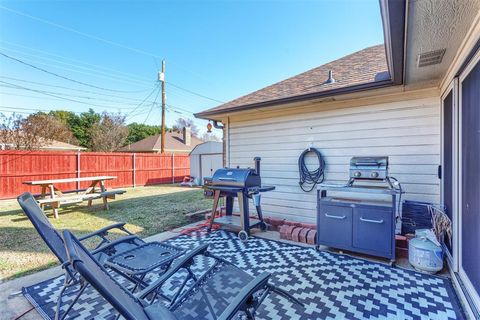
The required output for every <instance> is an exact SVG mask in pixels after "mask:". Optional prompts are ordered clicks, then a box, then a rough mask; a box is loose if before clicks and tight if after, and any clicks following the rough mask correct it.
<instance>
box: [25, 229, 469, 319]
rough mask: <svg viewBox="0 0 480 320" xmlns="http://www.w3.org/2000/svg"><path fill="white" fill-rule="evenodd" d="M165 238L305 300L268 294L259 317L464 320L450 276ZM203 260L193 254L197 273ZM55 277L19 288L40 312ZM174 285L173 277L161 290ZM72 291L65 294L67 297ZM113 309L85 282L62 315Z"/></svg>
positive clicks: (47, 309) (260, 244) (199, 238)
mask: <svg viewBox="0 0 480 320" xmlns="http://www.w3.org/2000/svg"><path fill="white" fill-rule="evenodd" d="M167 243H169V244H172V245H175V246H178V247H183V248H185V249H190V248H193V247H195V246H198V245H199V244H203V243H209V244H210V245H209V250H210V251H211V252H212V253H214V254H215V255H218V256H220V257H222V258H224V259H226V260H229V261H231V262H232V263H234V264H235V265H237V266H238V267H240V268H241V269H243V270H245V271H247V272H248V273H250V274H252V275H257V274H259V273H261V272H264V271H267V272H270V273H271V274H272V277H271V282H272V283H274V284H275V285H276V286H278V287H281V288H283V289H285V290H287V291H288V292H289V293H291V294H293V295H294V296H295V297H297V298H298V299H299V300H301V301H302V302H303V303H304V304H305V308H300V307H298V306H295V305H293V304H292V303H290V302H289V301H288V300H286V299H284V298H283V297H280V296H278V295H276V294H273V293H272V294H270V295H269V297H268V298H267V299H266V300H265V301H264V302H263V304H262V306H261V308H260V309H259V310H258V319H442V320H446V319H464V314H463V312H462V310H461V307H460V304H459V301H458V298H457V296H456V294H455V292H454V290H453V287H452V284H451V282H450V280H448V279H445V278H442V277H437V276H430V275H425V274H421V273H418V272H414V271H409V270H404V269H400V268H391V267H388V266H386V265H383V264H379V263H374V262H370V261H366V260H362V259H356V258H352V257H349V256H344V255H338V254H334V253H329V252H317V251H315V250H314V249H313V248H306V247H301V246H296V245H292V244H286V243H283V242H279V241H273V240H266V239H261V238H256V237H253V238H251V239H249V240H248V241H247V242H242V241H240V240H238V238H237V236H236V234H234V233H231V232H227V231H216V232H213V233H211V234H204V233H194V234H192V235H181V236H179V237H176V238H173V239H170V240H168V241H167ZM208 265H209V263H207V262H205V261H197V263H196V266H195V267H196V272H201V271H202V270H206V268H207V267H208ZM62 284H63V276H61V277H57V278H53V279H49V280H46V281H43V282H41V283H38V284H36V285H33V286H30V287H26V288H23V293H24V295H25V297H26V298H27V299H28V300H29V301H30V302H31V303H32V304H33V305H34V306H35V308H36V309H37V311H39V312H40V314H41V315H42V316H43V317H44V318H45V319H53V318H54V315H55V303H56V301H57V296H58V291H59V290H60V289H61V287H62ZM175 285H178V279H177V280H176V279H173V280H172V281H171V283H169V285H168V286H167V287H166V290H167V291H168V290H171V289H172V288H174V287H175ZM73 291H74V290H69V291H68V292H67V294H66V295H65V298H64V300H65V301H66V302H67V304H68V301H69V300H71V299H73V297H74V292H73ZM112 311H113V310H112V308H111V307H110V305H109V304H108V303H107V302H106V301H105V300H103V298H101V297H100V296H99V295H98V294H97V293H96V292H95V290H94V289H91V287H89V288H88V289H87V290H86V291H85V293H84V294H83V295H82V297H81V298H80V300H79V301H78V302H77V304H76V305H75V307H74V308H73V310H72V311H71V312H70V313H69V315H70V317H71V318H76V319H92V318H95V319H102V318H103V319H108V318H111V316H112V314H113V312H112Z"/></svg>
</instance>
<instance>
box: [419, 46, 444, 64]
mask: <svg viewBox="0 0 480 320" xmlns="http://www.w3.org/2000/svg"><path fill="white" fill-rule="evenodd" d="M445 51H446V49H440V50H435V51H430V52H424V53H420V54H419V55H418V56H417V66H418V67H419V68H421V67H426V66H431V65H434V64H439V63H442V59H443V55H444V54H445Z"/></svg>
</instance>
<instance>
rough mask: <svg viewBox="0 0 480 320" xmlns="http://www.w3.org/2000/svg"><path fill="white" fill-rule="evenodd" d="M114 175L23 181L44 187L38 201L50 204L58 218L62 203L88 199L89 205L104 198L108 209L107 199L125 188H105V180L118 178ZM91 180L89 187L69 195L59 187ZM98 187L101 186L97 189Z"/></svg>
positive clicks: (112, 197)
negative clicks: (64, 184) (63, 184)
mask: <svg viewBox="0 0 480 320" xmlns="http://www.w3.org/2000/svg"><path fill="white" fill-rule="evenodd" d="M116 178H117V177H114V176H98V177H82V178H67V179H51V180H37V181H24V182H23V183H24V184H26V185H31V186H39V187H41V188H42V192H41V194H40V196H38V197H37V201H38V203H39V204H40V207H42V208H43V207H44V206H46V205H49V206H51V207H52V209H53V214H54V216H55V218H58V208H59V207H60V204H69V203H78V202H83V201H88V206H91V205H92V200H94V199H100V198H102V199H103V206H104V209H105V210H108V202H107V199H115V195H117V194H123V193H125V192H126V191H125V190H119V189H117V190H108V191H107V188H105V181H108V180H113V179H116ZM82 181H90V182H91V183H90V185H89V186H88V188H86V189H84V190H73V191H74V192H76V194H73V195H67V194H65V193H63V192H62V191H61V190H60V189H59V188H58V187H57V185H58V184H62V183H71V182H82ZM97 187H98V188H100V189H99V190H98V191H97Z"/></svg>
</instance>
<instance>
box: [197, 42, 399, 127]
mask: <svg viewBox="0 0 480 320" xmlns="http://www.w3.org/2000/svg"><path fill="white" fill-rule="evenodd" d="M330 70H331V71H332V72H333V78H334V79H335V82H334V83H327V82H326V81H327V79H328V76H329V71H330ZM381 82H388V83H391V77H390V73H389V71H388V65H387V58H386V54H385V46H384V45H383V44H381V45H376V46H373V47H369V48H366V49H363V50H360V51H357V52H355V53H352V54H350V55H348V56H345V57H343V58H340V59H338V60H335V61H332V62H329V63H327V64H324V65H321V66H319V67H317V68H314V69H311V70H309V71H306V72H304V73H301V74H299V75H296V76H294V77H291V78H289V79H286V80H283V81H280V82H278V83H275V84H273V85H270V86H268V87H265V88H263V89H260V90H258V91H255V92H253V93H250V94H247V95H245V96H243V97H240V98H238V99H235V100H232V101H230V102H227V103H225V104H222V105H220V106H218V107H215V108H212V109H209V110H206V111H203V112H200V113H198V114H196V116H198V117H206V116H210V115H213V114H218V113H222V112H225V111H235V110H239V109H243V108H246V107H248V106H250V107H254V106H256V105H259V104H264V105H267V104H269V103H268V102H271V103H270V105H272V104H274V103H275V102H277V101H280V100H283V99H289V98H292V97H304V96H305V97H308V96H310V95H312V94H318V93H322V92H330V91H335V90H338V89H342V88H349V87H354V86H358V85H364V84H370V83H381Z"/></svg>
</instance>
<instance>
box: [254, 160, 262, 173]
mask: <svg viewBox="0 0 480 320" xmlns="http://www.w3.org/2000/svg"><path fill="white" fill-rule="evenodd" d="M253 160H254V161H255V173H256V174H257V175H260V160H262V158H260V157H255V158H253Z"/></svg>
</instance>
